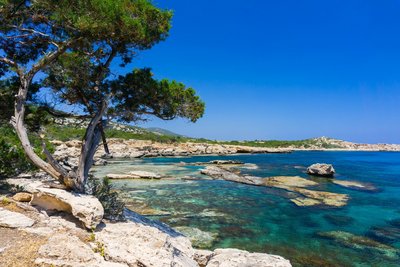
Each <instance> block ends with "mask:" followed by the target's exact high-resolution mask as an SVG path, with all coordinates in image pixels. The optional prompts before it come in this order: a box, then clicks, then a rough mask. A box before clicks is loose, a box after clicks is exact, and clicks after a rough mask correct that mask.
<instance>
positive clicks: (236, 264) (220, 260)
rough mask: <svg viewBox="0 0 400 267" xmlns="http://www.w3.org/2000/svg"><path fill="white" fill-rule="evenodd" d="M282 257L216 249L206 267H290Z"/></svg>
mask: <svg viewBox="0 0 400 267" xmlns="http://www.w3.org/2000/svg"><path fill="white" fill-rule="evenodd" d="M290 266H292V265H291V264H290V262H289V261H288V260H286V259H284V258H282V257H280V256H276V255H270V254H264V253H250V252H247V251H244V250H239V249H216V250H215V251H214V252H213V254H212V255H211V258H210V260H209V261H208V263H207V265H206V267H290Z"/></svg>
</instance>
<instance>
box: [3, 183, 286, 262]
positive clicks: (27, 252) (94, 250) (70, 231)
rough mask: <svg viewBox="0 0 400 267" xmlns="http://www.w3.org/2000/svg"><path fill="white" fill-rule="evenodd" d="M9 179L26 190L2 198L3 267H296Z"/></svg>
mask: <svg viewBox="0 0 400 267" xmlns="http://www.w3.org/2000/svg"><path fill="white" fill-rule="evenodd" d="M8 182H9V183H10V184H12V185H14V186H15V187H16V188H18V189H19V190H22V191H24V192H23V193H17V194H15V195H13V196H12V195H8V196H2V197H0V198H1V199H0V256H1V257H0V266H71V267H72V266H73V267H79V266H85V267H86V266H94V267H113V266H115V267H128V266H129V267H131V266H137V267H139V266H140V267H147V266H155V267H157V266H160V267H164V266H176V267H179V266H181V267H186V266H188V267H191V266H193V267H194V266H207V267H225V266H226V267H235V266H237V267H241V266H255V267H257V266H259V267H265V266H271V267H273V266H274V267H287V266H291V265H290V262H289V261H288V260H285V259H284V258H282V257H279V256H275V255H269V254H263V253H250V252H247V251H243V250H238V249H216V250H214V251H208V250H197V249H194V248H193V247H192V245H191V242H190V240H189V239H188V238H187V237H185V236H184V235H182V234H181V233H179V232H177V231H175V230H173V229H171V228H169V227H168V226H167V225H165V224H162V223H158V222H154V221H151V220H148V219H146V218H145V217H143V216H141V215H139V214H137V213H134V212H132V211H129V210H125V218H126V221H124V222H110V221H108V220H106V219H103V208H102V206H101V204H100V202H99V201H98V200H97V199H96V198H94V197H92V196H87V195H80V194H75V193H70V192H66V191H64V190H61V189H54V188H47V187H46V185H45V184H44V183H43V182H42V180H32V179H9V180H8Z"/></svg>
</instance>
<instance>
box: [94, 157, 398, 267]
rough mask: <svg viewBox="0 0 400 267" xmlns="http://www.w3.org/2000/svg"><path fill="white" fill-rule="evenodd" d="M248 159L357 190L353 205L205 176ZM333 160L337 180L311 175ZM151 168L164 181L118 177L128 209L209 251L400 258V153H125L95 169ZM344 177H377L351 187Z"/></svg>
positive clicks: (310, 258) (318, 262) (300, 258)
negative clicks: (217, 166) (211, 168)
mask: <svg viewBox="0 0 400 267" xmlns="http://www.w3.org/2000/svg"><path fill="white" fill-rule="evenodd" d="M216 159H218V160H238V161H241V162H244V163H247V165H246V166H250V167H248V168H242V169H240V171H241V172H242V173H243V174H248V175H252V176H257V177H262V178H266V179H267V178H268V177H272V176H300V177H302V178H305V179H309V180H312V181H314V182H316V183H317V184H316V185H315V186H312V187H310V188H309V189H312V190H317V191H326V192H333V193H340V194H347V195H348V197H349V200H348V202H347V205H345V206H343V207H332V206H324V205H316V206H297V205H296V204H295V203H293V202H292V201H291V199H293V198H296V197H298V194H297V193H295V192H290V191H287V190H284V189H279V188H271V187H261V186H251V185H245V184H239V183H235V182H229V181H224V180H212V179H210V178H209V177H207V176H205V175H202V174H200V171H201V169H203V168H204V166H202V165H201V164H200V165H197V164H193V163H201V162H209V161H211V160H216ZM313 163H329V164H333V166H334V168H335V170H336V174H335V176H334V178H322V177H315V176H310V175H308V174H307V173H306V168H307V166H309V165H311V164H313ZM134 170H142V171H151V172H155V173H158V174H161V175H163V176H164V177H166V178H165V179H160V180H143V179H141V180H112V184H113V186H114V188H115V189H116V190H118V191H119V192H120V194H121V197H122V198H123V199H124V201H125V202H126V204H127V207H128V208H130V209H132V210H134V211H137V212H139V213H142V214H144V215H145V216H146V217H148V218H150V219H153V220H158V221H160V222H163V223H166V224H168V225H169V226H171V227H173V228H175V229H177V230H178V231H181V232H182V233H184V234H185V235H187V236H188V237H189V238H191V240H192V242H193V244H194V246H195V247H198V248H201V249H211V250H212V249H215V248H238V249H243V250H248V251H251V252H262V253H270V254H276V255H280V256H283V257H285V258H286V259H289V260H290V261H291V263H292V265H293V266H307V267H309V266H318V267H319V266H400V153H398V152H344V151H296V152H293V153H287V154H255V155H249V154H244V155H230V156H193V157H174V158H172V157H171V158H165V157H164V158H143V159H123V160H121V159H118V160H117V159H115V160H111V161H110V162H109V164H108V165H106V166H96V167H94V169H93V173H94V175H95V176H96V177H98V178H103V177H105V176H106V175H107V174H109V173H129V172H130V171H134ZM334 180H345V181H352V182H357V183H361V184H363V185H368V187H367V189H368V190H366V189H363V188H357V187H350V188H348V187H343V186H340V185H338V184H335V183H334Z"/></svg>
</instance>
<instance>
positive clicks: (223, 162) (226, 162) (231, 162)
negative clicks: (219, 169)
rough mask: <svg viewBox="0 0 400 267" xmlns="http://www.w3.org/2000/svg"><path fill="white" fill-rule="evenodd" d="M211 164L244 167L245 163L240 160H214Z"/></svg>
mask: <svg viewBox="0 0 400 267" xmlns="http://www.w3.org/2000/svg"><path fill="white" fill-rule="evenodd" d="M208 163H209V164H217V165H228V164H229V165H242V164H244V162H242V161H239V160H212V161H210V162H208Z"/></svg>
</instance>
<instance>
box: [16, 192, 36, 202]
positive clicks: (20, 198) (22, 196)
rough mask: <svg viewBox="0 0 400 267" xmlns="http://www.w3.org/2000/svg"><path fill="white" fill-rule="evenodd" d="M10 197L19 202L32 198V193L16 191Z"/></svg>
mask: <svg viewBox="0 0 400 267" xmlns="http://www.w3.org/2000/svg"><path fill="white" fill-rule="evenodd" d="M12 198H13V199H14V200H15V201H19V202H29V201H31V200H32V194H29V193H24V192H20V193H16V194H15V195H14V196H13V197H12Z"/></svg>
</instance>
